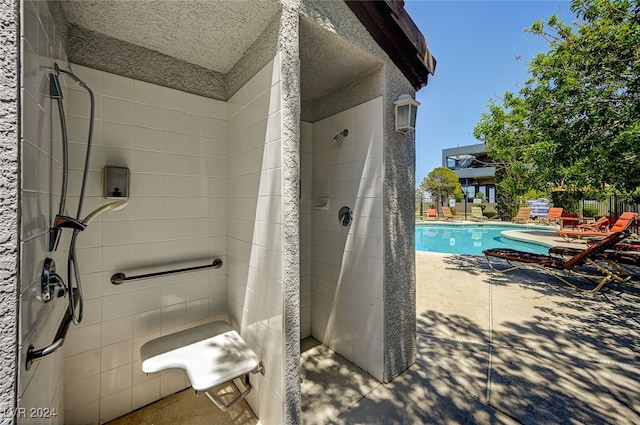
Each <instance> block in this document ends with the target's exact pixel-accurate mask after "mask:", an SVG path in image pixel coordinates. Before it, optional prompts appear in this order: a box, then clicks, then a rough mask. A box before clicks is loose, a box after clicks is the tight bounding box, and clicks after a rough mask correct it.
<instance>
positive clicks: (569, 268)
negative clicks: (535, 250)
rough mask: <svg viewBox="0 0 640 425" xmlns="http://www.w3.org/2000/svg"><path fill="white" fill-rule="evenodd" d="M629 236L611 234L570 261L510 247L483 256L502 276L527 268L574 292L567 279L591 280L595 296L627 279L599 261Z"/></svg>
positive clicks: (488, 250)
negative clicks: (495, 261) (502, 265)
mask: <svg viewBox="0 0 640 425" xmlns="http://www.w3.org/2000/svg"><path fill="white" fill-rule="evenodd" d="M626 236H627V233H626V232H615V233H612V234H610V235H609V236H607V237H606V238H605V239H603V240H601V241H598V242H597V243H595V244H593V245H592V246H590V247H588V248H586V249H584V250H581V251H579V252H578V253H577V254H576V255H573V256H572V257H570V258H568V259H565V258H563V257H559V256H555V255H544V254H532V253H528V252H524V251H518V250H515V249H508V248H493V249H485V250H484V251H482V253H483V254H484V255H485V258H486V259H487V263H488V264H489V267H490V268H491V269H492V270H495V271H498V272H501V273H507V272H510V271H513V270H517V269H521V268H526V267H529V268H537V269H539V270H542V271H545V272H547V273H549V274H550V275H552V276H554V277H555V278H557V279H558V280H560V281H561V282H563V283H565V284H567V285H569V286H571V287H572V288H575V289H579V288H578V287H577V286H575V285H574V284H573V283H571V282H569V280H567V279H568V278H569V277H570V276H571V275H573V276H577V277H581V278H585V279H589V280H593V279H595V280H596V285H595V286H594V287H593V288H592V289H591V290H589V292H594V293H595V292H597V291H599V290H600V289H601V288H602V287H603V286H604V285H605V284H607V283H608V282H610V281H611V280H620V281H624V280H626V278H627V276H624V275H623V276H621V275H620V274H618V273H617V270H615V269H614V270H612V269H611V268H609V267H607V266H606V265H603V264H602V263H601V262H599V261H597V260H598V258H597V256H598V254H599V253H602V252H604V251H605V250H607V249H609V248H611V247H613V246H614V245H615V244H616V243H618V242H620V241H621V240H622V239H624V238H625V237H626ZM490 257H493V258H499V259H502V260H505V261H506V262H507V264H509V266H510V267H508V268H505V269H498V268H496V267H495V265H494V264H493V263H492V262H491V260H489V258H490ZM587 266H592V267H590V268H591V270H587Z"/></svg>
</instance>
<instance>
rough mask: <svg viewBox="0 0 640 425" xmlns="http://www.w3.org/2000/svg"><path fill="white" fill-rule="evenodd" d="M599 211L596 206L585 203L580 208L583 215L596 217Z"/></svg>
mask: <svg viewBox="0 0 640 425" xmlns="http://www.w3.org/2000/svg"><path fill="white" fill-rule="evenodd" d="M599 212H600V211H599V210H598V207H596V206H593V205H587V206H585V207H584V208H583V210H582V216H583V217H596V216H597V215H598V213H599Z"/></svg>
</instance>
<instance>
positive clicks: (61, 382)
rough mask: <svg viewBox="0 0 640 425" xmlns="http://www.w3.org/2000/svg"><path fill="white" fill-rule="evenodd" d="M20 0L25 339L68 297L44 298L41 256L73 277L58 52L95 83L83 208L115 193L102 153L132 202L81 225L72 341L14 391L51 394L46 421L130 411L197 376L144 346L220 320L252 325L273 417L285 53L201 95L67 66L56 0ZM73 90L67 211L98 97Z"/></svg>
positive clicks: (278, 375) (97, 418)
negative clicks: (145, 357) (51, 86)
mask: <svg viewBox="0 0 640 425" xmlns="http://www.w3.org/2000/svg"><path fill="white" fill-rule="evenodd" d="M25 5H26V9H27V10H26V11H25V12H27V13H25V23H26V25H25V38H24V44H23V45H24V51H23V58H24V63H25V79H24V87H23V98H24V99H25V100H24V102H23V104H24V131H23V135H24V143H23V151H24V155H23V166H24V170H25V174H24V176H25V178H24V179H23V181H24V183H23V189H24V190H23V205H24V208H23V214H24V217H23V222H24V223H25V225H23V248H22V252H23V259H24V260H23V263H22V267H23V276H25V277H28V276H30V277H29V278H25V279H24V280H23V285H24V287H23V288H22V290H21V294H22V296H21V298H22V304H23V308H22V310H23V319H22V320H21V322H22V323H21V325H22V337H21V344H22V345H23V346H26V344H33V345H34V346H36V347H37V348H39V347H42V346H46V345H47V344H49V343H50V342H51V340H52V339H53V335H54V333H55V331H56V328H57V324H58V323H60V318H61V315H62V311H63V309H64V308H66V306H65V301H66V300H63V299H60V300H55V301H54V302H53V303H51V304H49V305H44V304H42V303H41V302H39V301H38V300H36V299H35V298H36V296H37V289H38V285H37V284H38V283H39V270H40V269H41V267H42V262H43V260H44V258H45V257H47V256H49V257H54V259H55V261H56V262H57V264H58V272H59V273H60V274H61V275H62V276H63V277H66V271H65V269H66V267H65V264H66V254H67V251H68V249H67V248H66V247H67V246H68V235H66V236H64V237H63V239H62V240H61V241H60V244H59V248H58V250H57V251H56V252H47V245H48V234H47V233H48V227H49V225H50V223H51V220H52V219H53V215H55V211H57V207H58V205H57V203H58V202H59V197H60V190H59V188H58V186H59V181H60V178H61V177H60V176H61V153H60V150H61V147H60V144H61V142H60V136H59V134H60V133H59V125H58V124H57V122H58V115H57V110H55V109H54V107H53V106H54V104H53V103H52V101H51V99H50V98H49V96H48V91H47V90H46V88H47V87H48V80H47V73H48V72H47V70H50V69H52V68H53V64H54V62H57V63H58V64H59V65H60V66H61V67H62V68H69V67H71V69H72V70H73V72H74V73H75V74H77V75H78V76H79V77H80V78H81V79H82V80H83V81H85V83H86V84H87V85H88V86H89V87H90V88H91V89H92V90H93V92H94V94H95V96H96V121H95V129H94V138H93V149H92V160H91V164H90V171H89V178H88V187H87V198H86V199H85V211H91V210H92V209H94V208H95V207H97V206H99V205H101V204H103V203H105V202H106V200H105V199H103V197H102V193H103V190H102V172H103V167H104V166H118V167H127V168H129V169H130V172H131V177H130V181H131V187H130V193H131V196H130V198H129V204H128V206H127V207H126V208H124V209H122V210H120V211H113V212H107V213H105V214H103V215H102V216H100V217H99V218H98V219H96V220H95V221H94V222H92V223H91V224H90V225H89V227H88V228H87V229H86V230H85V231H84V232H82V233H81V234H80V236H79V238H78V264H79V267H80V271H81V276H82V285H83V289H84V299H85V306H84V319H83V321H82V323H81V324H80V325H78V326H74V325H72V326H71V329H70V331H69V334H68V336H67V338H66V340H65V344H64V347H63V350H60V351H59V352H56V353H55V354H54V355H52V356H50V357H46V358H44V359H42V360H40V361H37V362H35V363H34V366H33V367H32V368H31V369H30V370H29V371H25V370H24V369H22V368H21V370H20V372H19V373H20V378H19V381H20V388H19V397H20V401H19V405H20V406H23V407H29V406H52V408H54V409H55V411H56V415H55V416H54V417H52V418H51V422H52V423H65V424H73V423H104V422H106V421H108V420H110V419H113V418H116V417H118V416H121V415H123V414H126V413H128V412H129V411H131V410H134V409H136V408H138V407H141V406H143V405H146V404H148V403H150V402H152V401H154V400H157V399H159V398H161V397H163V396H165V395H168V394H171V393H174V392H176V391H178V390H181V389H183V388H186V387H188V386H189V382H188V379H186V376H185V374H184V373H183V372H182V371H180V370H171V371H167V372H163V373H160V374H155V375H149V376H147V375H145V374H143V373H142V372H141V369H140V355H139V348H140V346H141V345H142V344H143V343H144V342H146V341H148V340H150V339H152V338H155V337H157V336H160V335H164V334H167V333H171V332H174V331H176V330H180V329H184V328H186V327H191V326H195V325H197V324H200V323H204V322H206V321H210V320H213V319H217V318H221V319H226V320H229V321H230V322H231V323H232V324H233V325H234V326H236V327H237V328H238V329H240V330H241V331H242V334H243V337H244V339H245V340H246V341H247V343H248V344H249V345H250V346H251V347H252V348H253V349H254V350H255V351H256V352H257V353H258V354H259V356H260V358H261V359H262V360H263V361H264V363H265V366H266V367H267V368H268V371H269V372H268V373H267V374H266V375H265V377H264V378H262V377H261V376H258V377H254V385H255V387H256V388H257V391H254V392H253V393H252V394H251V396H250V399H249V400H250V402H251V404H252V407H253V409H254V410H255V411H256V413H257V414H259V415H260V417H261V420H262V421H263V423H279V418H280V415H281V414H282V410H281V407H280V406H281V404H282V392H283V384H282V370H281V369H282V368H281V366H280V364H281V361H282V360H281V359H282V335H281V327H282V325H281V323H280V322H281V321H282V278H281V274H282V271H281V266H279V265H280V264H281V261H279V260H278V257H281V256H282V241H281V237H279V236H278V235H281V233H282V230H281V228H282V218H281V217H282V212H281V208H282V207H281V199H280V197H281V190H279V187H280V185H281V179H280V159H279V156H280V152H279V137H280V133H279V132H280V122H279V119H280V118H279V109H280V101H279V97H280V92H279V90H280V89H279V84H280V82H279V61H278V58H277V57H276V58H275V59H274V60H272V61H271V62H270V63H269V64H268V65H267V66H266V67H264V68H263V69H262V70H261V71H260V72H258V73H257V74H256V75H255V76H254V77H253V78H252V79H251V80H250V81H249V82H248V83H247V84H246V85H245V87H244V88H242V89H240V90H239V91H237V92H236V93H235V95H234V96H233V97H232V98H231V99H229V100H228V101H227V102H222V101H218V100H213V99H207V98H204V97H200V96H196V95H192V94H188V93H184V92H180V91H177V90H172V89H168V88H164V87H160V86H156V85H153V84H149V83H146V82H143V81H138V80H133V79H129V78H125V77H121V76H118V75H114V74H110V73H106V72H101V71H98V70H94V69H90V68H86V67H83V66H79V65H75V64H71V65H69V64H67V63H66V61H65V54H64V48H63V46H64V44H63V42H62V41H61V40H55V34H56V31H55V28H54V25H55V24H54V23H53V21H52V19H50V16H49V15H48V13H49V11H48V8H47V6H46V4H45V3H43V2H33V3H31V2H26V3H25ZM52 52H56V53H55V54H52ZM63 91H64V102H65V110H66V115H67V127H68V132H69V142H70V148H69V155H70V173H69V193H68V207H67V209H68V210H69V211H75V205H76V204H77V199H78V194H79V190H80V187H79V186H80V182H81V181H82V166H83V162H84V154H85V153H84V152H85V146H86V137H87V129H88V123H89V107H88V105H89V102H88V96H87V95H86V92H85V91H84V90H83V89H82V88H81V87H79V86H77V85H76V84H75V83H73V82H72V81H66V85H65V86H64V87H63ZM34 123H38V125H37V126H36V125H33V124H34ZM27 223H28V226H27ZM63 232H65V231H63ZM214 258H222V260H223V261H224V266H223V267H222V268H221V269H218V270H208V271H207V270H205V271H198V272H193V273H189V274H182V275H174V276H170V277H163V278H158V279H153V280H146V281H144V280H143V281H137V282H127V283H124V284H121V285H117V286H116V285H113V284H111V282H110V277H111V275H112V274H114V273H116V272H125V273H127V274H140V273H147V272H154V271H162V270H167V269H172V268H176V266H178V268H182V267H188V266H192V265H202V264H207V263H210V262H211V261H212V260H213V259H214ZM28 282H32V283H31V284H27V283H28ZM264 300H267V301H269V302H266V303H265V302H264ZM23 353H24V350H23ZM22 364H24V362H23V363H22ZM269 388H270V389H269ZM260 389H262V392H261V397H258V394H259V392H260ZM212 408H213V407H212Z"/></svg>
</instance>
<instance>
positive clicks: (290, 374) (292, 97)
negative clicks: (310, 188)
mask: <svg viewBox="0 0 640 425" xmlns="http://www.w3.org/2000/svg"><path fill="white" fill-rule="evenodd" d="M298 40H299V17H298V5H297V2H296V1H292V2H288V1H285V2H283V10H282V18H281V20H280V33H279V37H278V51H279V52H280V54H281V58H282V68H281V72H282V130H281V131H282V203H283V209H282V213H283V217H282V219H283V239H284V241H283V245H284V246H283V249H284V253H283V264H282V271H283V296H284V312H283V314H284V317H283V333H284V365H283V371H284V423H285V424H286V425H294V424H299V423H301V421H302V419H301V417H302V407H301V404H302V403H301V389H300V199H299V193H300V191H299V185H300V59H299V57H300V55H299V42H298Z"/></svg>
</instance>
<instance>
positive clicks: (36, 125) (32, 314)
mask: <svg viewBox="0 0 640 425" xmlns="http://www.w3.org/2000/svg"><path fill="white" fill-rule="evenodd" d="M22 6H23V7H22V8H21V12H22V15H23V17H22V22H21V29H22V37H21V40H20V41H21V45H20V49H21V64H22V81H21V83H22V86H21V103H22V119H21V124H22V129H21V134H22V141H21V153H22V156H21V168H22V176H21V177H22V179H21V180H22V187H21V202H22V204H21V211H22V217H21V226H22V227H21V237H20V244H21V246H20V254H21V258H20V266H21V274H20V277H21V278H20V288H19V290H20V307H19V311H20V316H21V317H20V320H19V336H18V344H19V347H20V353H21V355H20V361H19V362H18V407H20V408H23V409H26V410H25V412H26V414H27V415H28V414H29V411H30V409H32V408H36V409H41V410H40V411H42V412H44V411H46V412H47V413H50V415H49V417H43V418H38V419H34V418H31V419H34V421H37V423H39V424H40V423H42V424H62V423H64V422H65V418H64V394H63V371H64V360H63V356H62V353H61V352H56V353H54V354H52V355H50V356H48V357H46V358H43V359H42V360H40V361H36V362H34V363H33V365H32V367H31V368H30V370H28V371H27V370H26V368H25V359H26V352H27V350H28V347H29V346H30V345H33V346H34V348H35V349H41V348H44V347H45V346H47V345H49V344H51V342H52V341H53V338H54V336H55V333H56V331H57V328H58V325H59V323H60V321H61V318H62V314H63V313H64V309H65V307H66V305H65V300H62V299H61V300H54V301H53V302H51V303H49V304H44V303H43V302H42V301H41V299H40V274H41V271H42V265H43V262H44V259H45V258H46V257H51V258H53V259H54V260H55V261H56V263H57V266H58V267H57V271H58V272H59V273H61V274H63V275H64V273H65V270H66V267H65V264H66V261H65V259H66V250H65V249H64V248H61V249H60V250H59V251H58V252H57V253H48V252H47V251H48V230H49V225H50V223H51V219H52V215H55V213H56V212H57V207H58V201H59V194H60V181H61V179H60V176H61V169H62V165H61V162H62V160H61V152H62V150H61V149H60V147H59V145H57V144H56V143H55V141H56V140H59V138H60V136H59V135H60V132H59V125H58V124H57V122H55V121H57V110H56V111H55V112H52V106H54V104H53V103H52V101H51V99H50V98H49V96H48V87H49V80H48V74H47V72H46V70H47V69H52V68H53V64H54V62H56V61H57V62H60V63H64V60H65V58H66V54H65V52H64V50H63V48H62V43H61V40H59V39H57V38H56V28H55V25H54V23H53V21H52V20H51V16H50V14H49V10H48V6H47V5H46V3H44V2H37V1H28V0H27V1H24V2H23V5H22ZM54 118H55V119H54ZM54 210H55V211H54ZM61 243H65V242H64V240H63V241H61ZM66 243H68V239H66ZM42 409H45V410H42ZM23 420H24V419H23Z"/></svg>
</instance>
